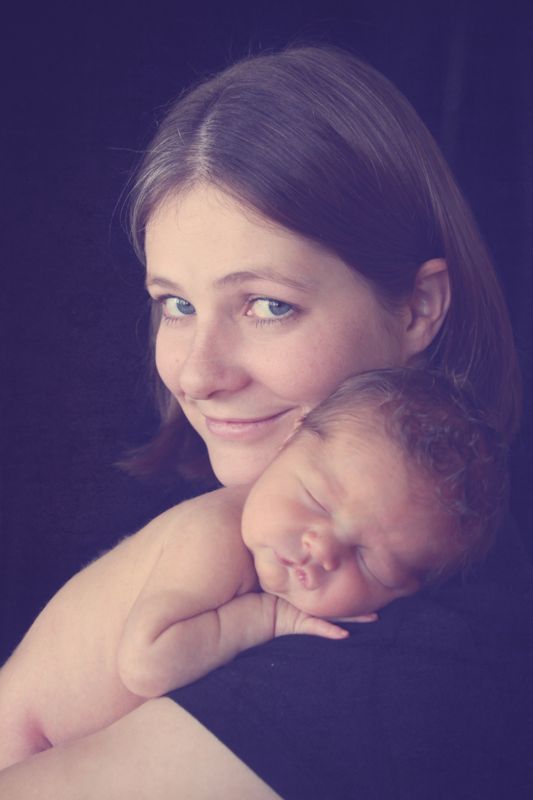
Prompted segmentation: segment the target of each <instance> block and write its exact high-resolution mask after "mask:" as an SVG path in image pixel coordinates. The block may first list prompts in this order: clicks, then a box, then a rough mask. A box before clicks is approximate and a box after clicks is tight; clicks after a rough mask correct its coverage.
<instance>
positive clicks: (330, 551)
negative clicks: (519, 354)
mask: <svg viewBox="0 0 533 800" xmlns="http://www.w3.org/2000/svg"><path fill="white" fill-rule="evenodd" d="M502 455H503V454H502V450H501V448H500V447H499V445H498V444H497V442H496V439H495V435H494V434H493V432H492V431H491V430H490V429H489V428H488V427H486V426H485V425H484V424H483V423H482V422H481V421H480V420H479V419H478V418H477V416H476V415H475V414H474V413H473V412H472V411H471V410H470V409H469V407H468V405H467V404H466V403H465V401H464V400H463V399H462V398H461V397H460V396H459V395H458V393H457V392H456V391H455V390H454V389H453V388H452V387H451V386H450V385H449V384H448V383H447V382H446V381H445V380H444V379H443V378H442V377H439V376H437V375H434V374H431V373H429V372H425V371H422V370H414V369H413V370H409V369H407V370H406V369H401V370H400V369H399V370H396V369H394V370H393V369H391V370H378V371H374V372H368V373H363V374H361V375H358V376H356V377H355V378H352V379H350V380H348V381H346V382H345V383H344V384H343V385H342V386H341V387H340V389H339V390H338V391H337V392H336V393H335V394H334V395H333V396H332V397H330V398H329V399H327V400H326V401H324V402H323V403H322V404H321V405H320V406H318V407H317V408H315V409H314V410H313V411H312V412H311V413H310V414H308V416H307V417H306V418H305V419H304V420H303V421H302V423H301V425H300V426H299V428H298V429H297V431H296V432H295V433H294V435H293V436H292V438H291V439H290V440H289V441H288V442H287V444H286V445H285V446H284V448H283V449H282V451H281V452H280V454H279V455H278V456H277V458H276V459H275V460H274V461H273V462H272V464H271V465H270V466H269V467H268V468H267V469H266V471H265V472H264V473H263V475H262V476H261V477H260V478H259V479H258V480H257V482H256V483H255V484H254V485H253V486H252V488H251V489H250V488H249V487H228V488H222V489H219V490H217V491H214V492H212V493H210V494H207V495H203V496H201V497H197V498H195V499H193V500H189V501H187V502H185V503H182V504H181V505H179V506H176V507H175V508H172V509H170V510H169V511H167V512H165V513H164V514H162V515H161V516H160V517H158V518H157V519H156V520H154V521H153V522H151V523H150V524H149V525H147V526H146V527H145V528H143V529H142V530H141V531H139V532H138V533H136V534H134V535H133V536H130V537H128V538H127V539H125V540H124V541H122V542H121V543H120V544H119V545H117V547H115V548H114V549H113V550H111V551H110V552H108V553H106V554H105V555H104V556H102V557H101V558H99V559H98V560H97V561H94V562H93V563H92V564H90V565H89V566H88V567H86V568H85V569H84V570H82V571H81V572H80V573H79V574H77V575H75V576H74V577H73V578H72V579H71V580H70V581H68V582H67V583H66V584H65V586H63V588H62V589H60V591H59V592H58V593H57V594H56V595H55V596H54V597H53V598H52V600H51V601H50V602H49V603H48V605H47V606H46V607H45V609H44V610H43V611H42V612H41V614H40V615H39V616H38V617H37V619H36V620H35V622H34V624H33V625H32V627H31V628H30V630H29V631H28V633H27V634H26V636H25V637H24V639H23V640H22V642H21V644H20V645H19V647H18V648H17V649H16V650H15V652H14V653H13V655H12V656H11V658H10V659H9V660H8V661H7V662H6V664H5V665H4V667H3V668H2V670H0V768H3V767H6V766H8V765H9V764H11V763H14V762H16V761H19V760H21V759H23V758H25V757H27V756H29V755H31V754H32V753H34V752H37V751H39V750H43V749H46V748H48V747H50V746H53V745H56V744H59V743H61V742H64V741H66V740H69V739H72V738H75V737H79V736H84V735H86V734H88V733H90V732H92V731H94V730H97V729H99V728H101V727H103V726H105V725H108V724H110V723H111V722H113V721H114V720H115V719H117V718H118V717H120V716H121V715H123V714H126V713H127V712H128V711H130V710H131V709H133V708H134V707H136V706H137V705H139V704H140V703H142V702H143V701H144V700H145V699H146V698H149V697H155V696H159V695H162V694H165V693H166V692H167V691H169V690H171V689H173V688H176V687H177V686H181V685H184V684H186V683H189V682H191V681H194V680H195V679H197V678H199V677H200V676H202V675H204V674H205V673H207V672H209V671H210V670H212V669H214V668H215V667H217V666H219V665H221V664H223V663H225V662H227V661H229V660H231V659H232V658H234V657H235V656H236V655H237V654H238V653H239V652H241V651H242V650H245V649H247V648H249V647H252V646H254V645H258V644H260V643H263V642H266V641H268V640H269V639H271V638H272V637H275V636H280V635H284V634H290V633H308V634H313V635H319V636H325V637H329V638H332V639H340V638H343V637H345V636H347V635H348V632H347V631H346V630H344V629H343V628H341V627H339V626H338V625H336V624H335V621H342V620H344V621H347V620H348V621H350V620H356V621H372V620H375V619H376V614H375V612H376V611H377V610H378V609H380V608H383V607H384V606H385V605H387V604H388V603H390V602H391V601H393V600H395V599H397V598H400V597H403V596H406V595H409V594H412V593H413V592H416V591H417V590H419V589H420V588H422V587H424V586H426V585H428V584H431V583H432V582H434V581H436V580H440V579H442V578H444V577H447V576H449V575H451V574H452V573H454V572H458V571H460V570H461V569H462V568H464V567H465V566H467V565H468V564H469V563H471V562H474V561H475V560H477V559H479V558H481V557H482V556H483V555H484V553H485V552H486V551H487V549H488V547H489V546H490V543H491V540H492V536H493V533H494V531H495V529H496V526H497V523H498V519H499V516H500V514H501V510H502V507H503V492H502V487H503V486H504V485H505V465H504V458H503V457H502ZM261 589H262V590H263V591H261Z"/></svg>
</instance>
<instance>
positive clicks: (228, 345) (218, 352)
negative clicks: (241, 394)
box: [178, 330, 247, 400]
mask: <svg viewBox="0 0 533 800" xmlns="http://www.w3.org/2000/svg"><path fill="white" fill-rule="evenodd" d="M178 382H179V387H180V389H181V391H182V392H183V393H184V394H185V395H187V396H188V397H191V398H192V399H194V400H202V399H205V398H207V397H210V396H211V395H213V394H215V393H217V392H235V391H238V390H239V389H242V388H243V386H245V385H246V383H247V374H246V370H245V369H244V368H243V366H242V365H241V364H240V359H239V355H238V348H237V347H236V343H235V342H233V341H232V340H231V338H230V337H227V336H224V333H223V331H222V330H221V331H218V332H217V331H216V330H211V331H202V330H198V331H196V332H195V334H194V335H193V336H192V337H191V339H190V341H189V342H188V346H187V348H186V350H185V352H184V353H182V354H181V358H180V359H179V373H178Z"/></svg>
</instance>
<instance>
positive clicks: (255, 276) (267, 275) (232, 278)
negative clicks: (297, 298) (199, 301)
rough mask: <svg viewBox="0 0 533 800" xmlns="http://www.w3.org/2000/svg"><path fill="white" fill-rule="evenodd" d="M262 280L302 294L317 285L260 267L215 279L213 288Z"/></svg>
mask: <svg viewBox="0 0 533 800" xmlns="http://www.w3.org/2000/svg"><path fill="white" fill-rule="evenodd" d="M252 280H263V281H273V282H274V283H280V284H282V285H284V286H288V287H290V288H291V289H299V290H301V291H304V292H309V291H311V289H313V288H314V287H315V286H316V285H317V281H316V280H314V279H312V278H307V277H306V278H302V279H297V278H292V277H290V276H289V275H286V274H285V273H283V272H278V271H277V270H275V269H273V268H272V267H260V268H258V269H244V270H238V271H235V272H229V273H228V274H227V275H223V276H222V277H221V278H217V280H216V281H215V283H214V285H215V286H226V285H228V284H235V283H245V282H246V281H252Z"/></svg>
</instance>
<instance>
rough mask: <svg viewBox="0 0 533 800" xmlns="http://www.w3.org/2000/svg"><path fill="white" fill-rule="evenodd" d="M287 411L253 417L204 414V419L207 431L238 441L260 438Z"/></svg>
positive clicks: (222, 437)
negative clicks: (225, 417) (222, 416)
mask: <svg viewBox="0 0 533 800" xmlns="http://www.w3.org/2000/svg"><path fill="white" fill-rule="evenodd" d="M287 413H288V412H287V411H280V412H279V413H278V414H272V415H270V416H268V417H256V418H254V419H218V418H216V417H208V416H204V419H205V425H206V428H207V430H208V431H209V433H211V434H213V435H214V436H218V437H220V438H221V439H230V440H235V441H238V440H241V439H253V438H255V437H257V438H260V437H262V436H264V435H265V434H268V433H269V432H270V431H271V429H272V428H274V427H275V426H276V425H277V424H278V423H279V421H280V419H281V418H282V417H284V416H285V415H286V414H287Z"/></svg>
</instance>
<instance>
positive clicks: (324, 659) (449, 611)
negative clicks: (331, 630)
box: [170, 524, 533, 800]
mask: <svg viewBox="0 0 533 800" xmlns="http://www.w3.org/2000/svg"><path fill="white" fill-rule="evenodd" d="M347 627H348V628H349V630H350V634H351V635H350V637H349V638H348V639H347V640H343V641H331V640H326V639H320V638H317V637H312V636H286V637H281V638H278V639H275V640H273V641H272V642H269V643H267V644H266V645H262V646H260V647H256V648H253V649H251V650H248V651H246V652H244V653H242V654H241V655H240V656H239V657H238V658H237V659H235V661H234V662H232V663H231V664H229V665H227V666H225V667H222V668H220V669H217V670H215V671H214V672H212V673H211V674H210V675H207V676H206V677H204V678H202V679H201V680H199V681H196V682H195V683H194V684H191V685H190V686H186V687H184V688H182V689H178V690H176V691H174V692H172V693H171V694H170V697H171V698H172V699H174V700H175V701H176V702H178V703H179V704H180V705H181V706H183V707H184V708H185V709H187V710H188V711H189V712H190V713H191V714H193V716H195V717H196V718H197V719H198V720H199V721H200V722H201V723H202V724H203V725H204V726H205V727H207V728H208V729H209V730H210V731H211V732H212V733H213V734H215V736H217V737H218V738H219V739H220V740H221V741H222V742H224V744H225V745H226V746H227V747H229V748H230V749H231V750H232V751H233V752H234V753H235V754H236V755H237V756H238V757H239V758H240V759H241V760H242V761H244V762H245V763H246V764H247V765H248V766H249V767H250V768H251V769H252V770H254V771H255V772H256V773H257V774H258V775H259V776H260V777H261V778H262V779H263V780H264V781H265V782H266V783H268V784H269V785H270V786H272V788H273V789H275V790H276V791H277V792H278V793H279V794H280V795H281V796H282V797H283V798H286V800H300V798H302V799H303V798H305V800H313V799H314V798H316V799H317V800H319V799H320V800H329V799H330V798H331V799H332V800H340V799H341V798H353V799H354V800H374V799H375V800H388V799H389V798H391V800H392V798H394V800H396V799H398V800H400V799H401V800H403V798H405V800H418V798H427V799H428V800H429V799H430V798H431V800H439V799H440V798H442V800H459V799H460V798H465V799H466V798H468V800H476V798H480V800H481V798H483V800H489V799H490V798H505V799H506V800H522V798H524V800H525V798H527V799H528V800H531V798H533V574H532V570H531V565H530V564H529V562H528V560H527V558H526V556H525V553H524V551H523V549H522V548H521V546H520V543H519V541H518V537H517V536H516V532H515V531H514V529H513V526H512V525H511V524H508V525H506V526H505V529H504V530H502V531H501V533H500V537H499V541H498V544H497V546H496V548H495V549H494V551H493V552H492V553H491V556H490V557H489V559H488V560H487V562H486V563H485V564H483V566H482V567H479V568H478V569H477V571H476V572H475V573H473V574H472V575H470V576H469V577H468V579H464V578H461V577H457V578H454V579H453V580H451V581H450V582H448V583H447V584H446V585H445V586H442V587H440V588H439V589H433V590H431V591H425V592H421V593H419V594H417V595H413V596H411V597H407V598H402V599H400V600H397V601H395V602H394V603H392V604H391V605H390V606H388V607H386V608H385V609H383V610H382V611H381V612H380V618H379V621H378V622H376V623H372V624H359V625H357V624H352V625H348V626H347Z"/></svg>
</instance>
